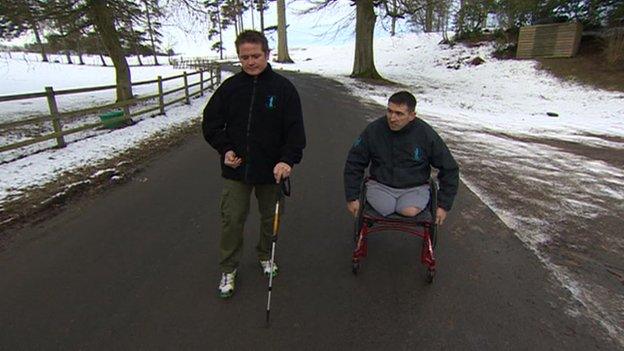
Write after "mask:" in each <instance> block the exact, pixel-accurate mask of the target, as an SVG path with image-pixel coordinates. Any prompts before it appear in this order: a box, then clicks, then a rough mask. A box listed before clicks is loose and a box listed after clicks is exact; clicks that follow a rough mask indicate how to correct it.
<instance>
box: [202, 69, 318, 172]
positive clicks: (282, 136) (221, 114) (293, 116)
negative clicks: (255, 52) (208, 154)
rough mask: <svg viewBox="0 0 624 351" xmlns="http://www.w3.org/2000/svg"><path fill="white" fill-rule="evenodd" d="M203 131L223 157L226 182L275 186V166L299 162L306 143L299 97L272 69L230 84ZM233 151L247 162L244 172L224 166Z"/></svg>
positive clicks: (211, 106)
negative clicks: (234, 181) (273, 184)
mask: <svg viewBox="0 0 624 351" xmlns="http://www.w3.org/2000/svg"><path fill="white" fill-rule="evenodd" d="M202 130H203V134H204V138H205V139H206V141H207V142H208V143H209V144H210V145H211V146H212V147H213V148H215V149H216V150H217V151H218V152H219V154H220V155H221V171H222V173H221V174H222V175H223V177H224V178H228V179H233V180H239V181H243V182H245V183H248V184H268V183H274V182H275V178H274V177H273V168H274V167H275V165H276V164H277V163H278V162H285V163H287V164H289V165H290V166H293V165H294V164H297V163H299V161H301V157H302V154H303V148H304V147H305V144H306V138H305V131H304V127H303V114H302V111H301V102H300V100H299V94H298V93H297V90H296V89H295V86H294V85H293V84H292V83H291V82H290V81H289V80H288V79H286V78H284V77H283V76H281V75H280V74H277V73H275V72H274V71H273V70H272V69H271V66H270V65H267V67H266V69H265V70H264V71H262V73H260V74H259V75H258V76H250V75H248V74H247V73H245V72H244V71H241V72H239V73H237V74H235V75H234V76H232V77H230V78H228V79H226V80H225V81H224V82H223V83H222V84H221V86H220V87H219V88H218V89H217V90H216V91H215V92H214V94H213V95H212V97H211V98H210V101H209V102H208V104H207V105H206V108H205V109H204V118H203V121H202ZM229 150H233V151H234V152H235V153H236V155H237V156H239V157H241V158H242V159H243V164H242V165H241V166H240V167H237V168H236V169H234V168H231V167H228V166H225V165H224V163H223V160H224V154H225V153H226V152H227V151H229Z"/></svg>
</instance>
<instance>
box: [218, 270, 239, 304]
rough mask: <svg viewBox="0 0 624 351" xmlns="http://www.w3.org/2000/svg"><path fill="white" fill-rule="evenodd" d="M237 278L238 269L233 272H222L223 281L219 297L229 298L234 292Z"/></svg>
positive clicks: (220, 285)
mask: <svg viewBox="0 0 624 351" xmlns="http://www.w3.org/2000/svg"><path fill="white" fill-rule="evenodd" d="M235 280H236V269H235V270H234V271H232V273H221V282H220V283H219V288H218V290H219V297H221V298H224V299H225V298H228V297H230V296H232V295H233V294H234V285H235V283H234V282H235Z"/></svg>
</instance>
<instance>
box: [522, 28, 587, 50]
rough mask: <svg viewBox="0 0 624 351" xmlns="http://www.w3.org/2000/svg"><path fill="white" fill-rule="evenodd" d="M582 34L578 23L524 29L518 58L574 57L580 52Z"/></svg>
mask: <svg viewBox="0 0 624 351" xmlns="http://www.w3.org/2000/svg"><path fill="white" fill-rule="evenodd" d="M582 32H583V26H582V25H581V24H580V23H578V22H567V23H553V24H538V25H535V26H527V27H522V28H520V35H519V36H518V49H517V51H516V57H517V58H532V57H572V56H574V55H576V53H577V52H578V48H579V45H580V43H581V34H582Z"/></svg>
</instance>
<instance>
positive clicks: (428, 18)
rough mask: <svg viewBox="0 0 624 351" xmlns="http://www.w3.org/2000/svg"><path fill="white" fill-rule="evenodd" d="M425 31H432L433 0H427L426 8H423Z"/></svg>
mask: <svg viewBox="0 0 624 351" xmlns="http://www.w3.org/2000/svg"><path fill="white" fill-rule="evenodd" d="M425 32H426V33H431V32H433V0H427V8H426V9H425Z"/></svg>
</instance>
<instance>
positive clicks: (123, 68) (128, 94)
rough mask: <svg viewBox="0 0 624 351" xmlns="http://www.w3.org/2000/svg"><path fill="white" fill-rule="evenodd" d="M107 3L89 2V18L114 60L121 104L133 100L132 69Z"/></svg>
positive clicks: (93, 0) (101, 1) (89, 0)
mask: <svg viewBox="0 0 624 351" xmlns="http://www.w3.org/2000/svg"><path fill="white" fill-rule="evenodd" d="M106 3H107V1H106V0H88V1H87V4H88V6H89V16H90V17H91V20H92V21H93V24H94V25H95V28H96V29H97V31H98V33H99V35H100V37H101V38H102V43H103V44H104V47H105V48H106V51H108V56H109V57H110V58H111V60H113V65H114V66H115V76H116V83H117V101H118V102H119V101H124V100H129V99H132V84H131V79H130V68H129V67H128V62H127V61H126V56H125V55H124V52H123V49H122V47H121V44H120V41H119V34H118V33H117V30H116V29H115V25H114V23H113V15H112V13H111V11H110V9H109V8H108V6H106Z"/></svg>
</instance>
